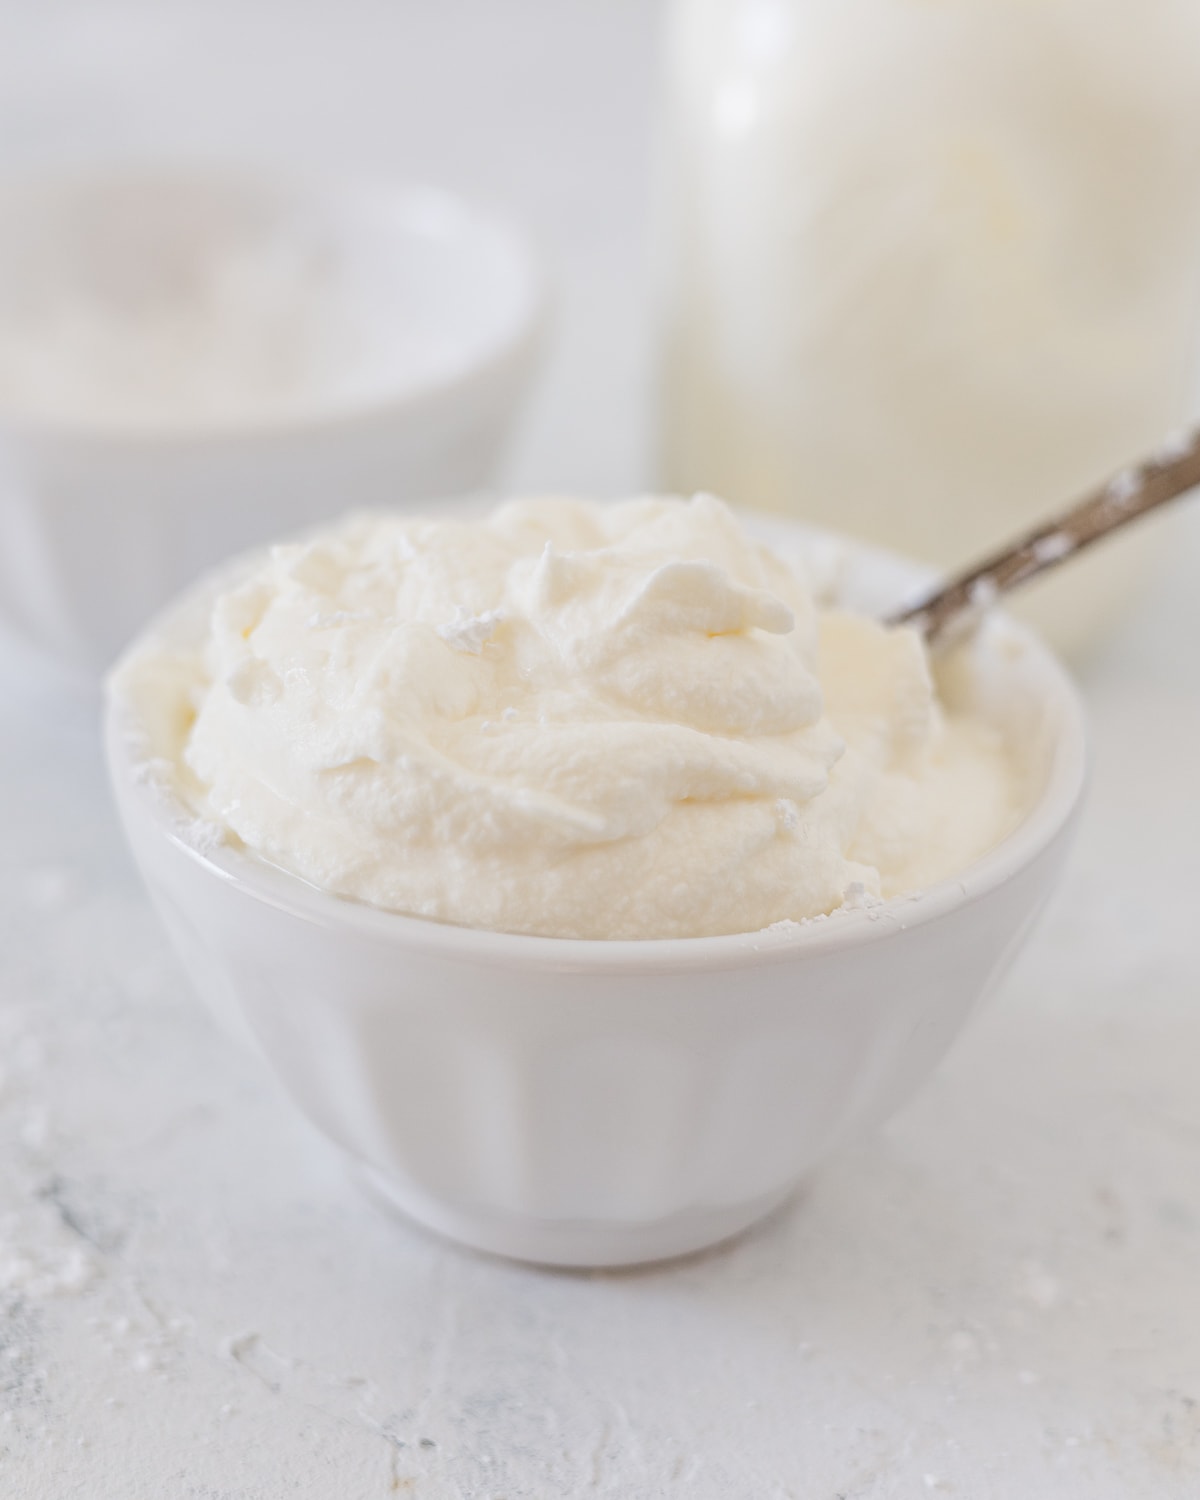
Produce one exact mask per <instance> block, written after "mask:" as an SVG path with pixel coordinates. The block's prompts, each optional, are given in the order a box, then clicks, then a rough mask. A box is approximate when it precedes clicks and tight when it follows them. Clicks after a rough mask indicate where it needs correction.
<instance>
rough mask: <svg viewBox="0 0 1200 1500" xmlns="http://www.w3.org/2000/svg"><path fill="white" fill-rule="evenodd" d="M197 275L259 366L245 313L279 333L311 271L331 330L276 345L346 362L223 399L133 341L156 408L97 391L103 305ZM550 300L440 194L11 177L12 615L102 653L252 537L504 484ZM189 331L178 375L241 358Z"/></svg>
mask: <svg viewBox="0 0 1200 1500" xmlns="http://www.w3.org/2000/svg"><path fill="white" fill-rule="evenodd" d="M214 268H219V274H220V275H221V276H223V277H224V278H225V279H224V280H222V281H219V282H218V283H217V285H218V287H219V288H220V296H219V297H216V298H215V302H214V296H215V294H214V293H213V292H212V284H213V282H212V278H213V276H214V275H216V274H218V272H217V271H215V270H214ZM196 286H199V287H201V288H204V287H207V288H208V291H207V293H205V294H204V295H207V296H208V298H209V301H208V304H207V305H209V306H212V305H219V306H223V307H224V310H223V312H221V313H220V316H221V317H222V318H223V319H224V321H223V323H221V325H220V326H221V327H222V328H223V329H224V333H223V334H221V335H220V337H225V336H228V337H229V338H230V339H233V340H235V341H237V340H244V342H245V346H246V347H245V349H243V348H242V346H241V343H238V345H237V348H236V349H235V350H234V352H233V354H232V355H230V356H229V357H230V358H232V359H233V360H234V367H235V368H237V369H239V370H242V369H244V368H245V367H246V362H247V359H249V358H251V357H252V356H253V357H257V355H255V349H256V347H257V346H256V345H255V340H254V337H253V336H252V335H250V334H247V333H245V331H244V328H243V324H244V323H245V322H246V321H247V320H246V318H243V317H242V316H241V312H242V311H244V312H245V313H246V314H247V315H250V314H254V311H255V308H256V306H259V305H261V306H263V307H264V308H266V311H264V312H263V314H262V316H263V317H264V318H265V317H267V315H268V313H270V315H271V316H273V317H274V319H275V322H274V324H273V325H268V329H267V333H266V334H264V335H263V338H264V339H268V338H273V339H275V340H277V341H278V340H279V339H281V338H285V337H286V336H287V330H288V328H289V327H290V326H291V325H290V322H289V316H288V315H289V307H288V305H287V303H286V297H287V296H289V295H291V296H295V297H299V296H300V292H299V291H297V288H298V287H314V286H315V287H316V288H317V290H316V292H314V293H313V296H314V297H316V298H317V299H318V301H317V303H316V304H314V305H318V306H319V307H321V308H324V309H325V312H324V313H323V317H324V318H325V321H324V322H323V323H320V324H319V325H314V327H319V335H318V333H316V332H314V333H313V334H312V338H313V340H314V343H313V344H312V346H311V347H310V346H305V349H304V350H302V351H301V354H293V356H292V359H293V363H292V365H290V366H289V365H287V364H286V358H287V356H288V351H287V348H286V347H285V348H284V349H283V350H282V351H276V356H275V357H276V358H277V359H278V360H279V361H282V362H283V363H281V364H280V366H279V368H280V369H282V370H284V371H285V373H286V370H288V369H294V368H295V360H296V359H299V358H301V357H303V358H304V359H308V360H310V361H312V360H315V361H317V362H318V364H319V362H320V360H321V359H327V360H328V362H329V368H328V378H327V379H326V378H325V377H322V378H321V379H320V380H316V379H314V380H312V381H310V382H309V385H308V387H306V388H303V389H297V390H296V391H294V392H291V393H290V394H289V395H288V396H287V397H286V398H284V399H279V398H276V399H274V401H273V402H272V401H265V402H264V401H256V400H247V401H245V402H243V403H242V406H241V409H240V410H239V409H235V408H237V403H234V406H233V407H232V408H231V407H229V406H226V407H222V406H221V404H220V398H221V386H220V382H219V381H210V385H212V386H213V387H214V389H213V390H210V391H209V392H208V396H209V397H214V398H215V399H216V405H215V407H214V404H213V400H211V399H209V400H207V401H203V400H198V399H193V398H192V397H188V399H191V400H193V404H192V405H191V406H190V407H189V406H188V404H187V400H185V399H184V398H183V397H180V398H179V400H178V402H177V403H176V405H174V406H173V405H172V402H171V400H169V399H167V398H166V397H163V396H161V395H160V396H155V395H154V390H155V389H157V388H158V387H159V386H160V385H161V383H160V382H149V383H147V382H146V379H145V370H144V369H142V368H140V367H138V366H137V361H136V359H135V358H134V357H133V356H132V355H130V356H129V366H130V368H128V369H125V370H124V372H123V373H122V374H120V376H119V378H121V379H125V380H129V379H135V380H140V381H142V384H141V385H138V386H137V388H136V389H137V392H139V393H140V392H141V391H142V389H143V387H145V389H146V395H145V397H144V410H139V408H138V405H137V401H138V399H141V398H140V397H138V396H135V397H126V398H125V399H124V400H116V399H115V398H111V399H110V398H109V397H105V398H104V400H105V401H107V402H108V405H107V406H104V404H103V402H100V404H98V405H97V404H96V403H97V401H99V397H96V396H95V395H92V394H89V392H91V391H92V388H94V387H95V386H96V384H97V381H96V375H95V370H96V368H97V367H99V368H101V369H103V368H104V362H105V360H108V361H110V362H113V361H116V360H117V359H118V357H120V358H124V353H123V351H124V349H125V348H126V347H127V343H126V344H122V343H121V342H120V341H119V340H118V341H117V342H115V343H114V341H113V340H114V329H117V330H119V328H120V327H122V326H123V325H120V324H119V323H117V324H114V323H113V322H112V321H106V320H107V312H106V311H105V312H104V315H103V316H102V317H100V321H99V326H98V327H97V313H96V310H97V308H100V309H101V310H102V311H103V310H105V309H107V308H108V306H109V304H111V305H112V307H113V308H118V307H122V306H130V305H131V306H134V307H135V308H141V309H143V312H144V310H145V308H146V307H147V306H148V305H150V303H152V302H153V298H154V297H156V296H157V297H161V298H165V299H170V298H171V297H175V298H177V299H178V298H180V297H183V298H184V299H186V297H187V296H188V295H190V294H189V293H188V292H187V291H186V288H188V287H196ZM181 287H183V288H185V290H184V291H183V292H181V291H180V288H181ZM330 288H332V289H333V290H332V291H331V290H330ZM259 294H261V296H260V297H259V302H258V303H256V302H255V300H254V299H255V297H256V296H258V295H259ZM195 295H196V296H197V297H199V296H200V295H201V293H196V294H195ZM305 295H307V294H305ZM221 298H224V299H225V303H224V304H222V303H221ZM239 298H240V299H241V302H240V303H239V301H238V299H239ZM272 298H274V299H275V301H274V302H272ZM321 298H324V301H321V300H320V299H321ZM147 299H149V302H148V301H147ZM229 299H232V301H230V300H229ZM543 302H544V298H543V292H542V286H541V278H540V274H539V272H538V270H537V268H536V266H535V263H534V260H533V258H532V256H531V254H530V251H529V249H528V247H527V246H526V244H525V243H524V241H523V240H522V238H521V237H520V236H519V235H518V234H516V233H515V232H514V231H513V230H512V229H511V228H509V227H507V226H506V225H505V224H503V223H501V222H499V221H497V220H495V219H493V218H491V217H490V216H486V215H484V214H481V213H480V212H478V211H476V210H475V209H473V208H471V207H470V206H468V205H467V204H464V203H462V202H460V201H459V200H457V199H455V198H453V197H450V196H448V195H446V194H444V193H441V192H435V191H433V190H429V189H397V188H390V187H386V186H381V185H366V184H356V183H344V182H340V181H333V180H321V179H311V178H298V177H291V178H289V177H286V176H280V175H277V174H271V173H253V172H249V171H242V170H230V171H202V170H198V169H197V170H190V169H189V170H184V169H173V170H165V169H164V170H140V171H135V170H116V169H114V170H99V171H92V172H87V173H80V174H73V175H60V176H54V177H50V178H36V179H29V180H24V181H19V182H9V183H8V184H7V185H5V186H3V187H0V621H2V622H4V623H6V624H7V625H8V626H9V627H10V628H13V629H15V630H16V631H17V632H18V633H19V634H21V635H22V636H24V637H26V638H27V639H29V640H32V641H33V642H35V643H37V644H38V645H40V646H41V647H43V648H45V649H47V650H48V651H50V652H51V653H52V654H54V655H56V656H57V657H58V658H59V659H60V660H62V661H64V662H66V663H68V664H70V665H72V666H74V667H76V668H82V669H84V670H85V671H86V672H95V671H96V670H97V669H99V668H101V667H103V666H104V665H106V664H107V663H108V662H109V661H111V660H112V658H113V656H114V655H115V654H116V652H117V650H118V649H119V647H120V646H121V645H122V644H124V642H125V641H127V640H128V639H129V638H130V637H131V635H132V634H133V633H134V631H135V630H136V629H137V628H138V626H140V625H141V624H143V623H144V621H145V620H146V619H147V618H148V617H149V615H150V614H151V613H153V611H154V610H156V609H158V608H160V607H161V606H162V604H163V603H164V602H165V601H166V600H168V599H169V598H171V597H172V596H173V595H174V594H176V593H177V592H178V591H179V589H180V588H182V587H183V586H184V585H185V584H187V583H188V582H189V581H191V580H192V579H194V578H196V577H198V576H199V575H200V574H201V573H203V572H204V571H205V570H206V569H208V568H211V567H213V566H214V565H216V564H217V563H218V562H219V561H220V560H221V559H223V558H225V557H228V556H230V555H231V554H232V553H235V552H238V551H242V550H244V549H246V548H247V547H252V546H255V545H260V544H262V543H264V542H267V541H270V540H272V539H273V538H275V537H276V536H279V535H283V534H287V533H289V532H293V531H296V530H298V529H301V528H304V527H307V526H310V525H312V524H314V523H317V522H319V521H321V520H324V519H325V518H327V517H329V516H330V515H333V514H336V513H339V512H341V511H344V510H345V509H347V508H348V507H350V506H370V507H380V506H387V505H397V504H405V503H408V502H411V501H414V500H418V499H419V500H421V501H426V500H430V499H433V498H436V497H439V496H443V495H451V494H460V493H463V492H467V491H470V490H475V489H478V488H480V487H482V486H484V485H486V484H487V483H489V482H490V481H491V480H492V479H493V477H494V473H495V467H496V464H497V461H498V458H499V456H500V453H501V449H502V444H503V441H504V439H505V437H506V436H507V434H508V432H509V430H510V428H511V426H512V421H513V417H514V415H515V413H516V410H517V407H518V405H519V402H520V400H521V397H522V396H523V395H524V393H525V391H526V389H527V387H528V384H529V377H530V375H531V373H532V369H533V365H534V362H535V353H536V348H537V344H538V334H539V329H540V325H541V319H542V309H543ZM226 304H227V305H226ZM171 305H175V304H171ZM185 305H186V302H185ZM243 305H244V306H243ZM301 305H303V306H307V305H308V303H307V302H306V301H303V300H302V303H301ZM118 316H119V315H118V314H117V313H115V312H114V314H113V317H114V318H117V317H118ZM214 316H215V315H214ZM156 326H157V325H156ZM173 326H174V325H173V324H167V325H164V326H163V328H162V332H161V337H162V338H163V339H164V340H165V339H167V338H168V337H169V336H173V337H175V338H176V340H177V351H178V352H177V353H172V354H170V355H169V358H170V359H178V360H179V361H181V362H182V363H181V364H180V365H179V369H180V370H181V372H182V373H181V374H180V377H179V378H180V379H186V378H192V379H193V380H196V379H198V378H199V377H197V376H196V374H195V371H196V368H197V363H196V362H197V360H198V359H199V360H201V361H203V359H204V358H208V359H209V360H210V362H211V360H213V359H217V360H219V359H220V358H222V357H224V356H223V355H222V354H221V352H220V340H219V338H218V337H217V335H213V338H214V339H215V340H216V343H215V344H214V343H210V342H206V341H205V339H204V338H199V339H197V338H196V331H195V327H194V326H190V325H189V326H185V327H184V328H183V330H182V331H181V332H177V333H175V334H174V335H172V334H171V328H172V327H173ZM214 326H216V325H215V324H214ZM318 337H319V338H321V339H324V341H325V342H324V343H321V344H319V346H318V344H317V343H316V342H315V341H316V340H317V339H318ZM189 338H190V339H192V340H193V343H192V344H189V343H188V342H187V340H188V339H189ZM6 340H7V343H6V342H5V341H6ZM97 340H99V341H100V345H101V352H100V353H99V354H98V353H97V352H96V347H97ZM106 340H107V342H105V341H106ZM197 345H198V346H199V347H198V348H197ZM155 347H157V346H155ZM172 347H176V346H172ZM314 348H316V349H317V352H316V353H314V352H313V349H314ZM322 350H324V351H325V352H324V353H322V352H321V351H322ZM14 351H16V352H14ZM265 357H266V356H264V358H265ZM188 361H190V362H191V363H190V365H189V364H188ZM56 362H57V364H56ZM85 367H90V368H92V371H93V373H92V377H91V386H90V387H89V386H88V381H87V380H86V379H84V378H83V376H82V375H81V373H80V372H81V370H82V369H84V368H85ZM189 372H190V373H189ZM264 378H266V377H264ZM117 379H118V375H114V381H116V380H117ZM64 381H66V382H68V383H67V385H66V387H65V388H64V386H63V382H64ZM80 386H83V387H87V388H86V389H83V390H81V389H80V388H79V387H80ZM201 394H202V395H203V394H204V393H203V392H202V393H201ZM89 403H91V404H89Z"/></svg>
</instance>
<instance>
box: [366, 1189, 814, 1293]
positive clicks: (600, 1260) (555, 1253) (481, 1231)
mask: <svg viewBox="0 0 1200 1500" xmlns="http://www.w3.org/2000/svg"><path fill="white" fill-rule="evenodd" d="M351 1172H352V1175H353V1176H354V1178H355V1180H356V1181H357V1182H358V1183H359V1184H360V1185H361V1186H362V1187H363V1188H365V1189H366V1191H367V1192H368V1193H369V1195H370V1196H371V1197H372V1198H374V1199H375V1200H376V1202H379V1203H382V1204H383V1205H384V1206H385V1207H386V1208H388V1209H392V1210H395V1211H396V1212H398V1213H400V1214H401V1215H402V1216H403V1217H404V1218H406V1219H410V1220H414V1221H415V1222H416V1223H417V1224H419V1225H421V1227H422V1228H423V1229H430V1230H432V1231H433V1232H434V1233H435V1234H439V1235H442V1236H443V1237H444V1238H446V1239H450V1240H455V1241H457V1242H458V1243H459V1244H460V1245H466V1246H468V1247H469V1248H470V1249H472V1250H482V1251H485V1252H486V1253H487V1254H489V1255H502V1256H505V1257H507V1258H508V1259H509V1260H521V1261H528V1262H531V1263H532V1264H534V1265H541V1266H569V1267H575V1268H578V1269H582V1268H589V1267H590V1268H593V1269H599V1268H601V1267H606V1266H636V1265H644V1264H647V1263H649V1262H651V1261H657V1260H673V1259H675V1258H676V1257H677V1256H680V1255H690V1254H691V1253H693V1252H694V1251H697V1250H706V1249H708V1248H709V1247H710V1246H712V1245H717V1244H719V1243H720V1242H721V1241H722V1240H728V1239H732V1238H733V1236H734V1235H737V1234H740V1233H741V1232H742V1230H744V1229H748V1228H749V1227H750V1225H751V1224H753V1223H755V1222H756V1221H757V1220H758V1219H762V1218H765V1217H766V1216H767V1215H768V1214H769V1213H771V1212H772V1210H774V1209H776V1208H778V1207H779V1205H780V1204H781V1203H783V1201H784V1200H785V1199H786V1198H787V1197H789V1196H790V1194H791V1193H792V1192H793V1191H794V1185H793V1184H789V1185H788V1186H787V1187H785V1188H783V1189H781V1190H779V1191H777V1192H773V1193H768V1194H766V1195H765V1196H764V1197H761V1198H754V1199H752V1200H750V1201H748V1202H745V1203H733V1204H729V1205H726V1206H722V1207H720V1208H698V1209H687V1210H685V1211H684V1212H683V1213H677V1214H670V1215H668V1216H667V1217H666V1218H663V1219H654V1220H651V1221H650V1222H649V1223H641V1222H628V1223H622V1222H621V1221H619V1220H613V1221H607V1222H605V1221H600V1220H587V1219H538V1218H533V1217H531V1216H526V1215H523V1214H508V1213H504V1212H503V1211H501V1210H497V1209H487V1208H471V1207H461V1206H451V1205H448V1204H446V1203H444V1202H442V1201H441V1200H439V1199H435V1198H432V1197H430V1196H429V1195H427V1194H426V1193H423V1192H422V1191H421V1189H420V1188H418V1187H415V1186H414V1185H413V1184H412V1183H410V1182H406V1181H404V1180H402V1179H400V1178H398V1177H396V1176H394V1175H393V1174H391V1173H388V1172H383V1171H380V1170H378V1169H377V1168H375V1167H368V1166H364V1165H362V1164H361V1163H354V1164H353V1165H352V1167H351Z"/></svg>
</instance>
